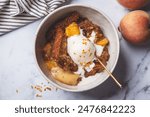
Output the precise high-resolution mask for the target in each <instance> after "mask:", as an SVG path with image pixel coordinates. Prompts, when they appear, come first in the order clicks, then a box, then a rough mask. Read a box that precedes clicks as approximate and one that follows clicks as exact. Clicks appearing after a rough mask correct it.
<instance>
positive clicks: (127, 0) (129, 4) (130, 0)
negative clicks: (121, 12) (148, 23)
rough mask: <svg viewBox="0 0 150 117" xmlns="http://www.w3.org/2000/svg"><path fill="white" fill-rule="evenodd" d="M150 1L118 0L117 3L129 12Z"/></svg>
mask: <svg viewBox="0 0 150 117" xmlns="http://www.w3.org/2000/svg"><path fill="white" fill-rule="evenodd" d="M149 1H150V0H118V2H119V3H120V4H121V5H122V6H124V7H126V8H128V9H131V10H135V9H139V8H142V7H143V6H145V5H146V4H148V2H149Z"/></svg>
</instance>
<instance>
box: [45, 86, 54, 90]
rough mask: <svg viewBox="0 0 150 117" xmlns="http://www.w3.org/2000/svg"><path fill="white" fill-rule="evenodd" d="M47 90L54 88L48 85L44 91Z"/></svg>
mask: <svg viewBox="0 0 150 117" xmlns="http://www.w3.org/2000/svg"><path fill="white" fill-rule="evenodd" d="M46 90H49V91H51V90H52V89H51V87H49V86H47V87H45V88H44V91H46Z"/></svg>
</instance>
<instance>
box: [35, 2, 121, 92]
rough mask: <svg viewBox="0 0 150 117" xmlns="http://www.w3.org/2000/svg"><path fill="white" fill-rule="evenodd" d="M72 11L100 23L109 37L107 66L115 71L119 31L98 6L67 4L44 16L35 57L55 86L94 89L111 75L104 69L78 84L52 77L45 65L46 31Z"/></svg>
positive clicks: (72, 88)
mask: <svg viewBox="0 0 150 117" xmlns="http://www.w3.org/2000/svg"><path fill="white" fill-rule="evenodd" d="M72 11H77V12H79V13H80V14H81V15H82V16H83V17H87V18H88V19H89V20H91V21H92V22H93V23H95V24H97V25H99V26H100V27H101V29H102V31H103V33H104V34H105V36H106V37H107V38H108V39H109V41H110V45H109V53H110V59H109V61H108V64H107V68H108V70H110V71H111V72H113V70H114V68H115V66H116V64H117V61H118V57H119V50H120V44H119V36H118V32H117V30H116V28H115V26H114V25H113V23H112V21H111V20H110V19H109V18H108V17H107V16H106V15H105V14H104V13H103V12H102V11H100V10H98V9H96V8H93V7H89V6H86V5H67V6H64V7H61V8H58V9H57V10H55V11H54V12H52V13H50V14H49V15H48V16H47V17H45V18H44V20H43V21H42V22H41V24H40V26H39V28H38V30H37V34H36V41H35V58H36V61H37V65H38V68H39V71H41V74H43V76H44V78H46V79H47V80H48V81H49V82H50V83H51V84H53V85H54V86H56V87H58V88H60V89H63V90H66V91H72V92H81V91H86V90H89V89H92V88H94V87H96V86H98V85H100V84H102V83H103V82H104V81H105V80H106V79H107V78H108V77H109V75H108V74H107V73H106V72H105V71H104V72H102V73H97V74H96V75H95V76H92V77H90V78H86V79H83V80H82V81H81V82H80V83H79V84H78V85H77V86H69V85H65V84H63V83H60V82H58V81H56V80H55V79H54V78H52V76H51V74H50V73H49V71H48V70H47V68H46V67H45V66H44V65H43V62H44V61H43V58H42V51H41V50H42V48H43V47H44V44H45V42H46V39H45V35H46V32H47V30H48V29H49V28H50V26H51V25H52V24H54V22H56V21H57V20H59V19H61V18H62V17H63V16H65V15H66V14H68V13H69V12H72Z"/></svg>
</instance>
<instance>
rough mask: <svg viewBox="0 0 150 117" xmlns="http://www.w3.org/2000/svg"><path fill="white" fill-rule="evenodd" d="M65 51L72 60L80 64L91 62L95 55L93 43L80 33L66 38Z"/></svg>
mask: <svg viewBox="0 0 150 117" xmlns="http://www.w3.org/2000/svg"><path fill="white" fill-rule="evenodd" d="M67 51H68V54H69V55H70V57H71V58H72V60H73V61H74V62H75V63H76V64H78V65H80V66H82V65H85V64H87V63H88V62H91V61H92V60H93V59H94V57H95V51H96V50H95V46H94V44H93V43H92V42H91V41H90V40H89V39H87V38H86V37H85V36H84V35H82V31H81V33H80V35H74V36H71V37H69V38H68V39H67Z"/></svg>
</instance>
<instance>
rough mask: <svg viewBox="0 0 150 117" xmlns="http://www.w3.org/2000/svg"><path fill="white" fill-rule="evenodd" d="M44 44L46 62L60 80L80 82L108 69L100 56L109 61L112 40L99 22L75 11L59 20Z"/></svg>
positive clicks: (69, 82) (74, 83)
mask: <svg viewBox="0 0 150 117" xmlns="http://www.w3.org/2000/svg"><path fill="white" fill-rule="evenodd" d="M46 38H47V42H46V44H45V47H44V48H43V59H44V61H45V65H46V67H47V68H48V70H49V71H50V73H51V74H52V76H53V78H54V79H56V80H57V81H59V82H61V83H64V84H67V85H77V84H78V83H79V82H80V81H81V80H82V78H88V77H89V76H93V75H95V74H96V73H100V72H102V71H103V70H104V68H103V67H102V65H101V64H100V63H99V62H98V60H97V58H98V59H100V60H101V61H102V63H103V64H104V65H107V61H108V60H109V51H108V46H109V40H108V39H107V38H106V37H105V36H104V34H103V32H102V30H101V29H100V27H99V26H98V25H95V24H93V23H92V22H91V21H90V20H88V19H87V18H85V17H82V16H81V15H80V14H79V13H78V12H76V11H74V12H72V13H70V14H68V15H67V16H66V17H65V18H64V19H61V20H60V21H58V22H56V23H55V24H54V25H53V26H52V27H51V28H50V30H49V31H48V33H47V36H46Z"/></svg>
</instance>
